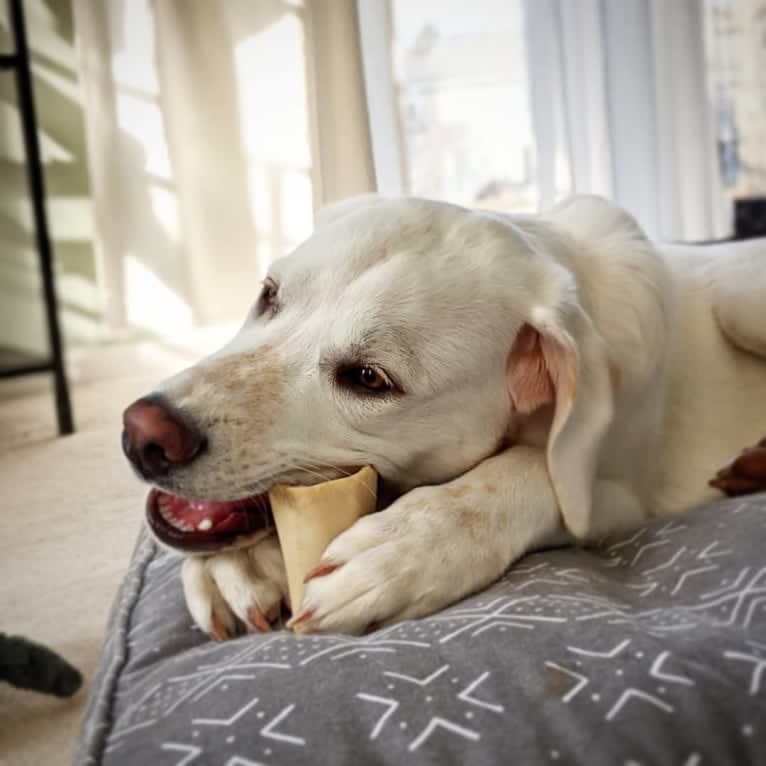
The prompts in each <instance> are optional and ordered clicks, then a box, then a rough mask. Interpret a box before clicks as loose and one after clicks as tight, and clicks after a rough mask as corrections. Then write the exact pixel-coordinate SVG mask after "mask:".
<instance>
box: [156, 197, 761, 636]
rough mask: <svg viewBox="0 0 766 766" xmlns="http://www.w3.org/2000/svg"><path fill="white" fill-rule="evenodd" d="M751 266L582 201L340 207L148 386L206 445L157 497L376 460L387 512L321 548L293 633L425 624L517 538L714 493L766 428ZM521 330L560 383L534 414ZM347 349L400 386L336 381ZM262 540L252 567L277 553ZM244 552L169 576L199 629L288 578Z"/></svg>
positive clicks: (579, 534)
mask: <svg viewBox="0 0 766 766" xmlns="http://www.w3.org/2000/svg"><path fill="white" fill-rule="evenodd" d="M764 259H766V241H759V242H752V243H746V244H741V245H734V244H733V245H728V246H719V247H712V248H692V247H662V248H658V247H656V246H654V245H652V244H651V243H650V242H649V241H648V240H647V239H646V237H645V236H644V234H643V233H642V232H641V230H640V228H639V227H638V226H637V224H636V223H635V221H634V220H633V219H632V218H630V217H629V216H628V215H627V214H626V213H624V212H623V211H621V210H619V209H618V208H616V207H615V206H613V205H611V204H610V203H608V202H605V201H603V200H600V199H596V198H578V199H574V200H572V201H570V202H568V203H565V204H564V205H562V206H560V207H558V208H557V209H555V210H554V211H552V212H551V213H550V214H548V215H545V216H541V217H534V218H533V217H514V216H503V215H499V214H495V213H482V212H475V211H468V210H464V209H462V208H458V207H454V206H451V205H446V204H442V203H435V202H428V201H423V200H380V199H377V198H370V197H365V198H362V199H360V200H356V201H351V202H349V201H347V202H345V203H344V204H343V205H342V206H341V207H339V208H337V209H336V210H334V211H333V210H330V211H328V212H327V213H326V214H325V216H324V217H323V219H322V223H321V225H320V226H319V227H318V229H317V231H316V233H315V234H314V236H312V237H311V238H310V239H309V240H308V241H307V242H306V243H305V244H303V245H302V246H301V247H299V248H298V249H297V251H296V252H294V253H293V254H291V255H290V256H288V257H287V258H284V259H282V260H281V261H278V262H277V263H276V264H274V269H273V274H272V276H273V277H274V279H275V280H276V281H277V282H278V283H279V285H280V301H281V303H282V306H281V308H280V310H279V312H278V313H277V314H276V315H275V316H274V317H273V318H263V317H262V318H260V319H253V318H250V319H248V321H247V322H246V323H245V325H244V326H243V328H242V330H241V331H240V333H239V334H238V335H237V337H236V338H235V339H234V340H233V341H232V343H231V344H229V345H228V346H227V347H226V348H225V349H223V350H222V351H221V352H219V353H218V354H217V355H215V356H214V357H212V358H211V359H208V360H206V361H205V362H204V363H203V364H202V365H200V366H199V367H195V368H192V369H191V370H189V371H186V372H185V373H183V374H182V375H181V376H177V377H176V378H174V379H171V380H170V381H168V382H167V383H166V384H165V385H164V386H163V391H164V393H165V395H166V396H168V397H169V398H170V399H171V400H172V401H174V402H175V403H176V404H178V405H180V406H182V407H183V408H184V409H185V410H186V411H187V412H188V413H189V414H190V416H192V417H193V418H195V420H196V421H197V422H198V423H199V424H200V425H201V426H202V427H203V429H204V430H205V432H206V435H207V436H208V438H209V443H210V449H209V451H208V453H206V454H205V455H204V456H203V457H201V458H200V459H198V460H196V461H194V462H193V463H192V464H191V465H190V466H189V467H188V468H184V469H181V470H180V471H178V472H176V473H175V474H174V475H173V477H172V484H170V485H168V488H169V489H170V490H171V491H174V492H177V493H180V494H189V495H195V496H201V497H207V498H210V499H217V500H220V499H227V498H232V497H236V496H242V495H244V494H252V493H253V492H258V491H264V490H266V489H268V488H269V486H271V485H272V484H273V483H275V482H278V481H293V482H299V483H313V482H316V481H319V480H322V479H328V478H333V477H335V476H338V475H340V473H341V470H340V469H336V468H335V467H336V466H355V465H362V464H371V465H373V466H375V468H376V469H377V470H378V472H379V473H380V475H381V477H382V479H383V482H384V488H385V490H386V491H387V492H389V493H391V495H392V496H394V497H396V499H394V500H393V502H392V503H391V505H390V506H389V507H388V508H387V509H386V510H385V511H384V512H382V513H380V514H375V515H373V516H370V517H367V518H365V519H362V520H361V521H360V522H358V523H357V524H356V525H355V526H354V527H352V528H351V529H350V530H349V531H348V532H346V533H344V534H342V535H341V536H340V537H338V538H337V539H336V540H335V541H334V542H333V543H332V544H331V545H330V547H329V549H328V551H327V552H326V555H325V558H326V559H328V560H331V561H333V562H334V563H336V564H338V565H339V567H338V569H337V570H335V571H334V572H333V573H331V574H329V575H326V576H323V577H318V578H315V579H313V580H312V581H310V582H309V584H308V586H307V590H306V596H305V601H304V606H305V607H307V612H306V614H307V615H309V616H308V617H307V618H306V619H305V620H303V621H301V622H300V623H299V626H300V627H302V628H307V629H312V630H334V631H344V632H352V633H354V632H360V631H362V630H364V629H365V628H366V627H367V626H368V625H369V624H371V623H373V622H374V623H385V622H389V621H392V620H397V619H402V618H405V617H418V616H422V615H425V614H428V613H431V612H433V611H435V610H437V609H440V608H442V607H444V606H446V605H448V604H450V603H451V602H454V601H455V600H457V599H459V598H461V597H463V596H464V595H466V594H468V593H470V592H473V591H475V590H477V589H479V588H481V587H483V586H485V585H487V584H488V583H490V582H491V581H493V580H494V579H496V578H497V577H498V576H500V575H501V574H502V572H503V571H504V570H505V569H506V568H507V567H508V566H509V565H510V564H511V563H512V562H513V561H514V560H516V559H517V558H519V557H520V556H522V555H523V554H524V553H526V552H528V551H530V550H532V549H535V548H540V547H545V546H550V545H557V544H560V543H562V542H565V541H573V540H575V539H580V540H582V539H593V538H597V537H601V536H602V535H604V534H608V533H612V532H615V531H618V530H625V529H629V528H631V527H634V526H636V525H639V524H641V523H642V522H643V521H645V520H646V519H648V518H649V517H651V516H652V515H654V514H657V513H667V512H678V511H683V510H686V509H687V508H689V507H691V506H692V505H694V504H696V503H700V502H702V501H705V500H707V499H709V498H711V497H714V496H715V493H714V492H713V491H712V490H710V489H709V488H708V487H707V486H706V482H707V480H708V479H709V478H710V477H711V476H712V475H713V474H714V473H715V471H716V469H717V468H719V467H720V466H722V465H723V464H724V463H726V462H727V461H728V460H729V459H730V458H731V457H732V456H733V455H735V454H736V453H737V452H739V450H740V449H741V448H742V447H744V446H746V445H748V444H751V443H754V442H755V441H757V440H758V439H759V438H761V437H763V436H764V435H766V407H765V406H764V392H765V391H766V361H764V354H765V353H766V278H764V276H763V274H764V271H763V263H764V262H766V261H765V260H764ZM526 325H529V326H531V327H533V328H534V329H535V330H536V331H537V332H538V333H539V335H540V337H541V338H542V341H543V347H544V348H545V349H547V350H548V351H550V356H546V363H548V364H550V365H554V366H555V364H557V363H558V362H556V360H557V359H558V360H559V361H560V362H561V364H562V368H561V369H570V368H571V374H572V376H573V380H574V381H575V383H576V385H574V386H573V387H572V389H571V391H570V394H571V395H569V394H567V395H565V391H566V390H567V389H566V387H565V385H564V384H563V383H562V384H561V385H559V386H558V387H557V393H556V400H555V402H553V403H552V404H551V407H549V408H548V409H545V408H543V409H541V410H539V411H537V412H534V413H532V414H529V415H525V414H522V413H521V412H520V411H518V410H517V409H515V407H514V405H513V402H512V398H511V396H510V394H509V390H508V379H507V370H506V365H507V364H508V360H509V353H510V350H511V348H512V346H513V343H514V339H515V338H516V336H517V334H518V333H519V331H520V329H521V328H522V327H524V326H526ZM546 353H547V352H546ZM351 358H353V359H355V360H356V361H359V362H360V363H361V362H364V363H372V364H377V365H379V366H381V367H382V368H384V369H386V370H387V371H388V372H390V373H391V374H392V376H394V377H395V378H396V379H397V380H398V381H399V382H400V383H401V386H402V388H403V389H404V391H405V393H404V395H402V396H399V397H390V398H382V399H381V398H375V397H365V396H359V395H356V394H354V393H350V392H348V391H345V390H342V389H339V388H338V387H337V386H336V385H335V384H334V382H333V375H334V369H335V365H336V363H338V362H341V361H348V360H349V359H351ZM232 359H236V360H241V364H240V367H238V374H241V379H242V385H241V387H237V388H235V389H232V387H231V386H229V387H228V389H227V391H226V392H224V391H223V390H222V388H220V387H218V386H217V385H216V371H217V369H219V367H220V366H221V365H223V364H228V365H229V366H228V367H227V368H226V369H227V370H228V372H227V375H229V376H230V375H231V366H230V365H231V361H232ZM264 360H266V361H264ZM264 365H265V367H264ZM567 365H569V367H567ZM221 369H222V368H221ZM560 378H561V380H564V378H565V376H560ZM259 380H264V381H266V380H268V381H272V382H271V383H268V384H264V386H265V389H263V390H262V389H260V388H259V386H258V381H259ZM557 380H558V379H557ZM274 381H278V382H274ZM267 411H268V412H269V413H271V414H272V415H273V417H270V418H268V419H264V413H265V412H267ZM235 416H236V417H235ZM267 545H271V546H272V547H273V540H272V542H270V543H269V542H268V541H264V542H261V543H259V544H258V545H256V546H255V548H253V549H251V551H250V552H249V553H250V557H251V558H250V559H249V560H248V561H255V562H257V561H258V560H259V556H260V555H261V554H260V551H261V550H263V551H264V554H268V555H269V556H271V557H272V558H273V554H274V551H273V550H271V551H270V553H269V552H268V551H266V548H265V547H264V548H262V546H267ZM242 555H243V554H242V552H236V551H235V552H228V553H226V552H225V553H220V554H218V555H216V556H213V557H211V558H209V559H207V561H206V562H204V563H200V562H196V563H192V564H188V565H187V567H186V568H185V574H184V582H185V588H186V595H187V600H188V602H189V606H190V609H191V611H192V614H193V616H194V618H195V620H196V621H197V622H198V623H199V624H200V625H201V626H202V627H203V628H204V629H207V630H209V629H210V619H211V617H210V615H211V614H213V613H214V612H223V613H224V615H225V617H226V618H227V619H229V618H230V617H231V613H232V612H233V613H234V614H236V615H237V616H239V617H240V618H243V614H245V615H246V612H247V608H248V605H249V604H250V603H252V602H253V601H255V602H258V603H259V604H260V605H261V606H262V607H265V608H268V607H269V606H270V604H268V603H261V602H262V601H264V598H265V601H266V602H269V601H273V599H274V598H275V597H276V596H275V594H276V593H277V592H283V584H282V583H283V579H280V578H283V573H281V572H280V574H275V573H274V571H273V567H272V568H271V569H272V571H271V572H270V573H269V574H268V575H265V574H264V573H263V572H257V571H255V569H253V568H252V567H250V566H249V564H248V562H246V561H244V560H243V561H239V559H238V560H237V562H233V561H232V558H233V557H234V558H236V557H241V556H242ZM227 562H228V564H227ZM275 579H276V580H279V581H280V584H279V587H276V588H272V590H271V591H270V592H269V595H267V596H266V597H261V596H260V595H259V591H263V589H264V588H265V587H266V586H267V584H268V582H270V581H272V580H275ZM243 594H244V595H243ZM226 604H228V607H229V608H230V609H231V610H232V612H228V611H227V610H226V606H225V605H226ZM222 605H223V606H222ZM221 619H223V618H221Z"/></svg>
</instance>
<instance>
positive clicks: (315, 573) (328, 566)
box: [303, 561, 340, 584]
mask: <svg viewBox="0 0 766 766" xmlns="http://www.w3.org/2000/svg"><path fill="white" fill-rule="evenodd" d="M339 566H340V564H336V563H334V562H332V561H320V562H319V563H318V564H317V565H316V566H315V567H314V568H313V569H312V570H311V571H310V572H309V573H308V574H307V575H306V576H305V577H304V578H303V582H304V584H305V583H307V582H308V581H309V580H313V579H314V578H315V577H325V576H326V575H328V574H332V573H333V572H334V571H335V570H336V569H337V568H338V567H339Z"/></svg>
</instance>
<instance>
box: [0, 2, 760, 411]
mask: <svg viewBox="0 0 766 766" xmlns="http://www.w3.org/2000/svg"><path fill="white" fill-rule="evenodd" d="M23 6H24V10H25V11H26V21H27V34H28V38H29V47H30V64H31V72H32V78H33V86H34V94H35V99H36V105H37V120H38V124H37V131H38V136H39V140H40V142H41V151H42V162H43V169H44V176H45V181H46V191H47V196H46V208H47V211H48V215H49V227H50V229H51V237H52V240H53V250H54V267H55V278H56V286H57V291H58V307H57V311H58V316H59V317H60V320H61V325H62V331H63V336H64V341H65V348H66V349H67V356H66V359H67V363H68V370H69V374H70V377H71V378H72V379H73V380H75V381H77V380H80V379H81V378H82V377H83V376H85V377H86V378H87V376H88V375H89V374H91V375H92V374H95V372H94V370H93V369H91V370H90V372H88V371H87V370H85V369H84V367H87V365H88V364H89V363H91V362H92V361H93V360H94V358H99V359H100V358H102V357H94V356H93V354H92V353H91V352H92V351H93V349H101V350H102V351H104V353H107V357H103V358H108V359H111V361H110V362H109V363H108V364H106V363H105V364H106V366H107V367H109V369H110V370H111V369H114V367H113V365H114V364H118V363H119V362H120V361H121V360H123V359H125V355H124V354H115V355H114V356H113V357H109V356H108V351H109V349H114V348H117V347H121V348H124V346H125V344H126V343H132V344H133V346H132V348H134V349H135V348H143V349H144V352H145V353H149V352H148V351H146V349H147V348H150V347H151V348H154V349H155V350H157V349H164V351H165V352H167V353H171V352H173V351H178V352H180V353H181V354H182V355H183V354H185V353H186V352H189V353H191V354H192V355H194V356H198V355H200V354H201V353H202V352H203V351H205V350H207V347H208V345H209V346H213V345H215V344H216V343H217V342H218V341H219V340H220V339H221V338H223V337H225V336H226V335H227V334H229V333H230V332H231V331H232V329H233V328H234V327H235V326H236V324H237V323H238V322H239V321H240V320H241V318H242V317H243V316H244V314H245V312H246V311H247V309H248V307H249V305H250V303H251V301H252V300H253V299H254V296H255V295H256V293H257V291H258V284H259V280H260V279H261V278H262V276H263V274H264V271H265V269H266V268H267V267H268V264H269V263H270V262H271V261H272V260H273V259H274V258H277V257H279V256H280V255H282V254H284V253H286V252H288V251H289V250H290V249H291V248H292V247H293V246H294V245H295V244H296V243H297V242H299V241H301V240H302V239H303V238H305V237H306V236H307V235H308V234H310V232H311V229H312V225H313V218H314V214H315V212H316V211H317V209H318V208H319V207H320V206H321V205H322V204H323V203H326V202H328V201H332V200H335V199H339V198H342V197H344V196H347V195H350V194H356V193H361V192H367V191H372V190H375V189H377V190H379V191H381V192H383V193H386V194H400V193H404V194H415V195H424V196H429V197H435V198H438V199H445V200H450V201H453V202H458V203H461V204H465V205H480V206H485V207H493V208H498V209H503V210H509V211H519V212H534V211H538V210H541V209H545V208H547V207H549V206H550V205H552V204H553V203H554V202H556V201H557V200H558V199H560V198H562V197H564V196H566V195H568V194H571V193H574V192H593V193H597V194H602V195H605V196H607V197H611V198H613V199H615V200H616V201H617V202H619V203H620V204H622V205H624V206H625V207H626V208H627V209H628V210H630V211H631V212H633V213H634V214H635V215H636V216H637V217H638V219H639V221H640V222H641V223H642V224H643V226H644V227H645V228H646V230H647V231H648V232H649V233H650V234H651V235H652V236H654V237H658V238H662V239H666V240H685V241H699V240H710V239H722V238H727V237H731V236H733V234H734V233H735V226H736V220H735V202H736V201H737V200H742V199H745V200H747V199H753V198H759V197H763V196H764V195H766V2H764V1H763V0H673V2H666V1H665V0H609V1H608V2H604V1H603V0H472V2H470V3H469V2H465V1H464V0H358V1H357V2H354V0H257V1H255V2H254V1H253V0H183V1H182V0H153V1H152V0H109V2H102V1H101V0H24V2H23ZM0 9H2V10H0V51H8V50H12V49H13V40H12V34H11V30H10V29H9V18H8V14H7V12H6V10H5V7H4V5H3V4H0ZM25 163H26V156H25V151H24V145H23V141H22V132H21V128H20V122H19V113H18V99H17V93H16V89H15V87H14V80H13V78H12V77H10V76H7V73H0V369H1V368H2V367H3V365H5V367H6V368H7V367H8V366H9V365H13V364H14V363H18V362H19V360H29V359H34V358H37V357H39V356H45V355H46V354H47V353H48V347H49V340H48V333H47V327H46V322H45V312H44V309H45V305H44V302H43V300H42V297H41V296H42V293H41V283H40V277H39V263H38V252H37V248H36V244H35V239H34V225H33V224H34V221H33V218H32V215H31V206H30V201H29V193H28V187H27V176H26V167H25ZM147 341H151V343H152V344H153V345H150V346H147V345H146V344H145V343H146V342H147ZM142 343H143V344H144V345H141V344H142ZM136 344H138V345H136ZM167 353H166V354H165V355H166V356H167ZM128 358H130V359H131V360H132V359H133V358H134V356H133V357H131V356H128ZM180 361H182V360H180ZM175 362H176V360H175V359H174V360H173V363H174V364H175ZM132 364H133V362H132V361H131V362H130V366H131V370H132ZM171 366H172V365H171ZM131 370H127V371H125V372H126V373H127V372H130V371H131ZM43 378H44V376H43ZM30 380H31V379H30V378H24V382H23V383H20V382H19V381H18V380H14V381H13V383H7V382H6V383H2V384H0V395H5V396H6V397H7V396H11V395H12V394H14V392H16V391H18V390H19V387H21V390H24V391H26V390H27V389H28V386H29V385H37V386H46V385H48V383H47V382H46V380H45V379H43V381H42V382H37V383H34V384H32V383H30V382H29V381H30ZM14 386H15V388H14ZM3 422H5V421H3V420H2V419H0V423H3Z"/></svg>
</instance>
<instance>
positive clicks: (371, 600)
mask: <svg viewBox="0 0 766 766" xmlns="http://www.w3.org/2000/svg"><path fill="white" fill-rule="evenodd" d="M426 496H427V492H426V489H420V490H414V491H413V492H411V493H409V494H408V495H406V496H405V497H403V498H400V499H399V500H398V501H397V502H396V503H395V504H394V505H392V506H391V507H390V508H388V509H387V510H385V511H383V512H381V513H377V514H372V515H370V516H365V517H364V518H362V519H360V520H359V521H357V522H356V523H355V524H354V525H353V526H352V527H351V528H350V529H348V530H347V531H346V532H344V533H343V534H341V535H339V536H338V537H337V538H336V539H335V540H334V541H333V542H332V543H330V545H329V546H328V548H327V550H326V551H325V554H324V556H323V557H322V561H321V562H320V564H319V565H318V566H317V567H316V568H315V569H314V570H313V571H312V572H310V573H309V574H308V576H307V577H306V591H305V595H304V599H303V604H302V605H301V609H300V611H299V612H298V613H296V614H295V615H294V616H293V618H292V620H291V621H290V623H289V627H291V628H292V629H293V630H294V631H296V632H301V633H317V632H322V633H331V632H333V633H347V634H352V635H353V634H357V635H358V634H361V633H364V632H367V631H369V630H371V629H372V628H373V627H380V626H383V625H386V624H388V623H391V622H398V621H400V620H403V619H411V618H416V617H423V616H426V615H428V614H432V613H433V612H435V611H437V610H438V609H441V608H442V607H444V606H446V605H448V604H449V603H451V602H452V601H454V600H456V598H458V597H459V596H460V595H461V594H460V593H459V592H458V593H457V594H456V592H455V584H456V583H455V582H454V578H455V577H456V576H457V573H456V572H454V571H453V572H452V576H450V572H449V571H448V570H447V569H446V567H449V566H450V563H452V562H450V563H447V562H446V561H445V560H444V559H445V554H446V553H447V551H445V550H444V548H443V547H442V546H441V541H442V540H443V539H444V538H443V535H442V534H440V530H439V527H438V523H439V522H438V520H437V519H434V518H433V515H432V513H431V512H429V510H428V509H427V508H425V507H424V506H423V504H422V501H423V498H424V497H426ZM442 531H443V530H442ZM462 542H463V541H461V540H460V539H459V536H458V538H457V539H453V540H452V547H453V551H454V550H458V549H459V548H460V546H461V543H462ZM454 563H455V564H456V565H457V566H458V568H459V566H460V562H459V561H455V562H454Z"/></svg>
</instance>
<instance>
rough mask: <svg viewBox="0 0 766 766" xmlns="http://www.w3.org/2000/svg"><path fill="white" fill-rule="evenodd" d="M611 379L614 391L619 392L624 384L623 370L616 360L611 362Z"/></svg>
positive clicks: (614, 392)
mask: <svg viewBox="0 0 766 766" xmlns="http://www.w3.org/2000/svg"><path fill="white" fill-rule="evenodd" d="M609 380H610V381H611V382H612V393H613V394H617V393H618V392H619V390H620V386H621V385H622V370H621V369H620V368H619V367H618V366H617V365H616V364H615V363H614V362H609Z"/></svg>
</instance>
